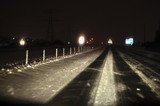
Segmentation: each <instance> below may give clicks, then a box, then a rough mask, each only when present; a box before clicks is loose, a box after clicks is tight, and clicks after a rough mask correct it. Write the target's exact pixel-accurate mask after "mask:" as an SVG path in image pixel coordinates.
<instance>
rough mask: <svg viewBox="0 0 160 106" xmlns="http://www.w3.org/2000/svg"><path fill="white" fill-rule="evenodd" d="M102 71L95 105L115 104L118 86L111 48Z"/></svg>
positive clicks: (108, 105)
mask: <svg viewBox="0 0 160 106" xmlns="http://www.w3.org/2000/svg"><path fill="white" fill-rule="evenodd" d="M102 71H103V72H102V76H101V79H100V82H99V87H98V90H97V94H96V97H95V102H94V106H110V105H113V106H114V105H115V103H116V88H115V80H114V72H113V55H112V52H111V50H109V52H108V55H107V58H106V59H105V65H104V67H103V70H102Z"/></svg>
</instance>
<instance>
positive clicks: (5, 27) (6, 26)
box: [0, 0, 160, 42]
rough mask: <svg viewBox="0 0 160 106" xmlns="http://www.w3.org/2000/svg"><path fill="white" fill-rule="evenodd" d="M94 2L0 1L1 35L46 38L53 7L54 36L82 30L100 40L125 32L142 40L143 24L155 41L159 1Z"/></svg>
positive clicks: (68, 35) (118, 38) (62, 36)
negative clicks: (50, 12)
mask: <svg viewBox="0 0 160 106" xmlns="http://www.w3.org/2000/svg"><path fill="white" fill-rule="evenodd" d="M96 1H97V2H94V1H93V0H92V1H87V0H84V1H83V0H81V1H77V0H73V1H70V0H64V1H61V0H57V1H56V0H51V1H48V0H43V1H42V0H0V34H1V35H15V36H27V37H32V38H45V39H46V38H47V27H48V21H49V18H48V17H49V10H50V9H52V10H53V28H54V33H55V36H54V38H55V39H61V40H64V39H66V40H69V39H70V37H72V39H73V38H75V37H76V36H77V33H78V32H79V33H80V32H84V33H86V34H87V35H89V36H92V37H95V38H96V39H99V40H104V39H105V38H107V36H112V38H113V39H114V40H115V41H117V42H120V41H121V39H122V38H123V37H124V35H133V36H134V37H135V38H136V39H137V40H138V41H143V35H144V25H145V26H146V40H147V41H153V40H154V37H155V31H156V29H157V28H158V23H159V20H160V0H105V1H103V2H102V1H101V0H96ZM71 35H72V36H71ZM48 38H49V37H48Z"/></svg>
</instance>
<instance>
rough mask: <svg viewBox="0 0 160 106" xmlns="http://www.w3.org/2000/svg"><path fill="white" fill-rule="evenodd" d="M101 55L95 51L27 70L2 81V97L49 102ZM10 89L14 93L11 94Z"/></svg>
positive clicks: (0, 88)
mask: <svg viewBox="0 0 160 106" xmlns="http://www.w3.org/2000/svg"><path fill="white" fill-rule="evenodd" d="M101 53H102V50H95V51H92V52H89V53H84V54H81V55H77V56H74V57H71V58H67V59H64V60H62V61H56V62H51V63H47V64H43V65H39V66H37V67H35V68H26V69H25V71H23V72H22V73H21V74H20V75H19V74H18V75H16V76H14V75H13V76H14V77H13V76H10V77H7V80H0V83H1V86H0V95H7V96H11V97H14V98H17V99H22V100H27V101H33V102H38V103H39V102H40V103H45V102H48V101H50V100H51V99H52V98H53V97H54V96H55V95H56V94H57V93H58V92H60V91H61V90H62V89H63V88H64V87H65V86H66V85H67V84H68V83H69V82H70V81H72V80H73V79H74V78H75V77H76V76H77V75H79V74H80V73H81V72H82V71H83V70H84V69H85V68H86V67H87V66H88V65H89V64H91V63H92V62H93V61H94V60H95V59H96V58H97V57H98V56H99V55H100V54H101ZM23 73H24V74H23ZM10 89H12V92H9V91H10Z"/></svg>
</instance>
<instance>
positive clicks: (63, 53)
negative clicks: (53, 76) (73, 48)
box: [63, 48, 65, 57]
mask: <svg viewBox="0 0 160 106" xmlns="http://www.w3.org/2000/svg"><path fill="white" fill-rule="evenodd" d="M64 56H65V48H63V57H64Z"/></svg>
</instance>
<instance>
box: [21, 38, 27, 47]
mask: <svg viewBox="0 0 160 106" xmlns="http://www.w3.org/2000/svg"><path fill="white" fill-rule="evenodd" d="M19 44H20V45H21V46H24V45H25V44H26V41H25V40H24V39H23V38H22V39H20V40H19Z"/></svg>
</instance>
